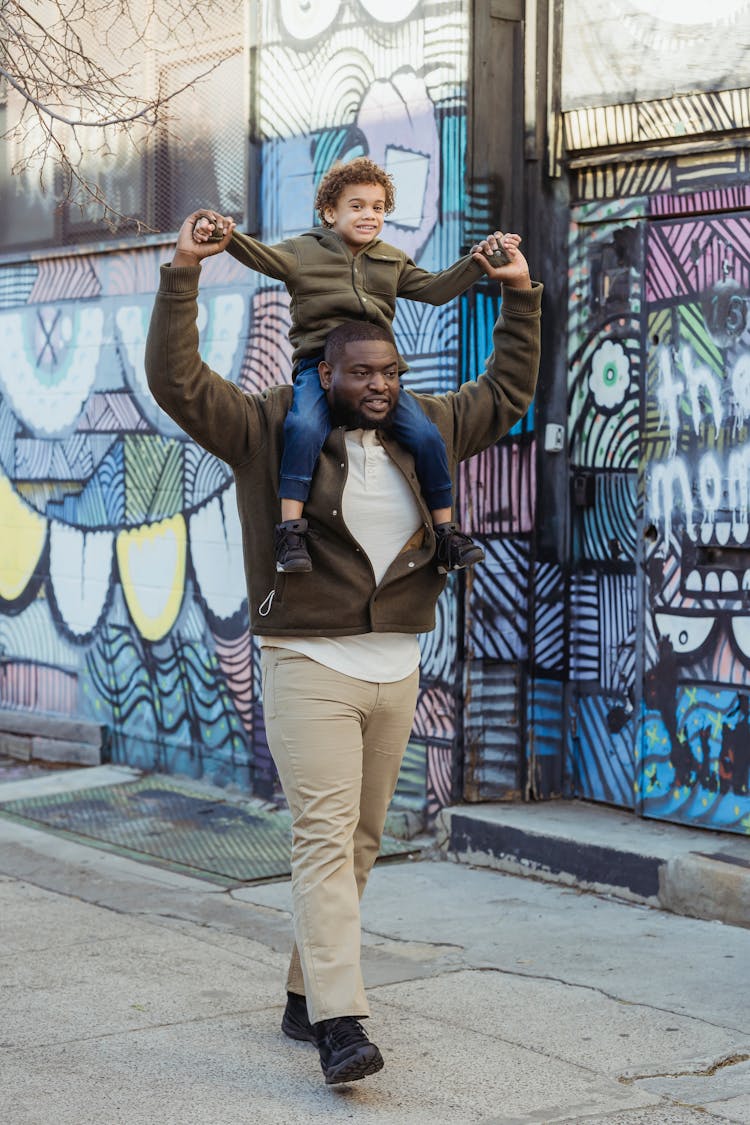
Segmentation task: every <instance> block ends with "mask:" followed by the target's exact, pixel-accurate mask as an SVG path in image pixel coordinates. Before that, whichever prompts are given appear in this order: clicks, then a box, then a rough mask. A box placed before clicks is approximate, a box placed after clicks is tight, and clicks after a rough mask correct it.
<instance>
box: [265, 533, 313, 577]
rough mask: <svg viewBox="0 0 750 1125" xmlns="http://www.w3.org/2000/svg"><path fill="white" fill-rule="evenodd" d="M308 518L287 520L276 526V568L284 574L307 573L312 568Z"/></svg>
mask: <svg viewBox="0 0 750 1125" xmlns="http://www.w3.org/2000/svg"><path fill="white" fill-rule="evenodd" d="M306 538H307V520H285V521H284V523H277V524H276V527H275V528H274V547H275V550H276V569H277V570H279V571H281V573H282V574H306V573H307V572H308V571H309V570H312V560H311V559H310V554H309V552H308V550H307V543H306V541H305V540H306Z"/></svg>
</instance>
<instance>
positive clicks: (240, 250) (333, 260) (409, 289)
mask: <svg viewBox="0 0 750 1125" xmlns="http://www.w3.org/2000/svg"><path fill="white" fill-rule="evenodd" d="M227 251H228V253H230V254H231V255H232V257H233V258H236V259H237V261H238V262H242V264H243V265H245V266H249V268H250V269H253V270H257V271H258V273H262V274H265V275H266V276H267V277H274V278H276V279H277V280H278V281H283V282H284V284H285V285H286V287H287V289H288V290H289V294H290V296H291V298H292V299H291V301H290V303H289V311H290V313H291V316H292V326H291V328H290V329H289V339H290V340H291V342H292V347H293V348H294V353H293V361H294V363H295V365H296V364H297V362H298V361H299V360H300V359H303V358H304V357H305V356H315V355H321V354H322V352H323V345H324V343H325V339H326V336H327V335H328V333H329V332H330V331H331V329H332V328H335V327H336V325H337V324H341V322H342V320H371V321H373V322H374V323H375V324H379V325H381V326H382V327H383V328H385V329H386V330H387V331H388V332H389V333H390V335H391V339H393V327H392V325H393V318H394V316H395V315H396V298H397V297H408V298H409V299H410V300H412V301H422V302H423V303H426V304H429V305H444V304H446V302H447V301H450V300H452V299H453V297H457V296H458V295H459V294H460V293H464V292H465V291H466V290H467V289H468V288H469V287H470V286H471V285H473V284H474V283H475V282H476V281H479V279H480V278H481V277H484V271H483V270H482V267H481V266H480V265H478V264H477V263H476V262H475V261H474V259H473V258H472V257H470V256H467V257H465V258H460V259H459V260H458V261H457V262H455V263H454V264H453V265H452V266H449V267H448V269H445V270H441V271H440V272H439V273H428V271H427V270H423V269H421V268H420V267H419V266H417V265H415V264H414V262H413V261H412V260H411V258H409V257H407V255H406V254H405V253H404V252H403V250H398V249H396V247H395V246H389V245H388V243H387V242H381V241H380V239H378V238H376V239H374V240H373V241H372V242H369V243H368V244H367V246H364V247H363V248H362V249H361V250H358V251H357V253H356V254H352V251H351V250H350V249H349V247H348V246H347V245H346V243H345V242H344V240H343V238H341V236H340V235H338V234H337V233H336V232H335V231H333V230H329V228H328V227H322V226H321V227H313V229H312V230H309V231H306V232H305V234H300V235H298V236H297V237H295V238H288V239H286V241H284V242H278V243H276V244H275V245H274V246H266V244H265V243H264V242H258V241H257V239H255V238H251V237H250V235H249V234H242V233H241V232H240V231H234V233H233V234H232V240H231V242H230V243H229V245H228V246H227ZM394 344H395V340H394ZM399 368H400V370H401V371H406V370H407V365H406V363H405V361H404V359H403V357H402V356H399Z"/></svg>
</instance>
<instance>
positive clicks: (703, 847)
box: [436, 801, 750, 927]
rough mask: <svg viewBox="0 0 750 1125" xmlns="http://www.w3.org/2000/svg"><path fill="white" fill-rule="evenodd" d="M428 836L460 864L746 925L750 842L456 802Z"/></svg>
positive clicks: (582, 810) (564, 807) (548, 805)
mask: <svg viewBox="0 0 750 1125" xmlns="http://www.w3.org/2000/svg"><path fill="white" fill-rule="evenodd" d="M436 835H437V842H438V845H439V846H440V848H441V849H442V850H443V852H444V854H445V855H446V856H447V857H449V858H450V859H453V860H456V861H457V862H459V863H470V864H473V865H475V866H481V867H491V868H493V869H494V870H496V871H504V872H506V873H507V874H510V875H530V876H533V877H534V878H538V879H545V880H547V881H550V882H557V883H563V884H565V885H568V886H575V887H579V888H580V889H582V890H590V891H596V892H602V893H604V894H609V895H615V896H617V897H618V898H624V899H628V900H630V901H632V902H641V903H643V904H644V905H647V906H658V907H661V908H662V909H663V910H671V911H674V913H676V914H686V915H688V916H689V917H691V918H706V919H715V920H717V921H720V922H726V923H728V924H730V925H734V926H747V927H750V836H739V835H736V834H733V833H728V832H710V831H706V830H705V829H704V830H701V829H699V828H688V827H686V826H684V825H679V824H670V823H668V822H666V821H659V820H647V819H645V818H643V817H638V816H635V815H634V814H633V813H630V812H628V811H627V810H625V809H614V808H607V807H606V806H604V805H595V804H593V803H591V802H587V801H537V802H528V803H527V802H523V803H522V802H517V803H515V802H514V803H507V802H506V803H502V804H486V805H457V806H455V807H453V808H447V809H443V810H442V812H441V813H440V814H439V817H438V824H437V832H436Z"/></svg>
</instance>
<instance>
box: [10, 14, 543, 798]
mask: <svg viewBox="0 0 750 1125" xmlns="http://www.w3.org/2000/svg"><path fill="white" fill-rule="evenodd" d="M468 32H469V27H468V13H467V11H466V10H465V7H464V5H463V4H462V3H461V2H460V0H445V2H439V3H431V4H429V5H427V4H422V3H418V2H414V0H411V2H404V0H399V2H398V3H396V2H395V0H393V2H390V0H379V2H378V3H370V2H369V0H361V2H360V0H352V2H348V3H347V2H343V0H342V2H339V0H327V2H326V3H317V4H314V5H310V4H306V3H301V2H298V0H273V2H269V3H266V4H264V5H263V6H262V26H261V29H260V39H259V45H258V48H257V51H256V52H255V55H256V61H257V67H258V71H257V75H256V78H257V96H258V110H257V113H258V121H257V126H258V128H257V133H258V136H259V144H260V149H259V151H260V164H259V173H260V195H261V199H260V204H261V205H260V212H261V215H262V223H263V225H262V231H261V236H262V237H263V238H264V239H265V240H266V241H269V242H273V241H276V240H278V239H280V238H283V237H285V236H287V235H290V234H294V233H297V232H299V231H302V230H305V229H307V228H308V227H309V226H311V225H312V224H313V222H314V214H313V198H314V192H315V188H316V184H317V181H318V179H319V178H320V176H321V174H322V173H323V172H324V171H325V170H326V169H327V168H328V167H329V166H330V165H331V163H332V162H333V161H334V160H336V159H338V158H343V159H346V158H348V157H353V156H355V155H358V154H360V153H368V154H369V155H370V156H371V157H373V158H374V159H375V160H377V161H379V162H381V163H382V164H384V165H385V167H386V168H387V169H388V170H389V171H390V172H391V173H392V175H393V177H394V180H395V184H396V194H397V209H396V212H395V213H394V214H393V215H392V216H391V218H390V221H389V222H388V223H387V225H386V229H385V231H384V237H385V238H386V239H388V240H390V241H392V242H394V243H396V244H397V245H399V246H401V247H403V248H404V249H406V250H407V251H408V252H409V253H410V254H411V255H412V256H413V257H414V258H415V259H416V260H417V261H418V262H419V263H420V264H421V265H422V266H424V267H426V268H428V269H439V268H442V267H443V266H445V265H448V264H449V263H450V262H452V261H454V260H455V259H456V258H457V257H458V256H459V255H460V253H461V248H462V239H463V237H464V223H465V221H466V201H465V196H464V151H465V138H466V83H467V73H466V68H467V58H468V50H467V43H468ZM292 76H293V78H292ZM153 242H154V240H153V239H152V244H151V245H148V246H145V247H141V248H138V247H137V246H136V245H123V244H121V245H120V246H119V247H118V248H116V249H109V250H105V249H102V248H101V247H97V249H96V252H86V251H85V250H84V251H82V252H75V253H70V254H66V255H63V256H55V257H47V258H44V257H40V258H39V260H34V261H24V262H22V263H19V262H16V263H11V264H8V265H5V266H3V267H2V268H0V341H1V343H2V346H1V347H0V390H1V392H2V395H1V398H0V468H1V470H2V479H1V480H0V526H2V528H3V534H2V546H0V599H1V601H0V607H1V608H2V614H1V615H0V706H2V707H6V708H8V707H10V708H26V709H39V710H42V711H45V712H53V713H58V714H67V715H79V716H84V717H88V718H92V719H95V720H96V721H98V722H102V723H106V724H108V725H109V726H110V727H111V729H112V732H113V754H114V757H115V759H116V760H117V761H121V762H128V763H130V764H132V765H134V766H137V767H143V768H147V769H157V770H164V771H168V772H180V773H188V774H191V775H194V776H206V777H208V778H210V779H211V780H212V781H214V782H217V783H218V784H228V783H230V782H234V783H237V784H239V785H240V786H242V787H244V788H248V787H252V788H253V789H254V790H255V791H256V792H260V793H264V794H269V793H271V792H272V790H273V784H274V780H273V773H272V769H271V764H270V760H269V755H268V749H267V745H266V742H265V736H264V731H263V724H262V717H261V707H260V698H259V676H258V651H257V646H256V644H255V643H254V641H253V638H252V637H251V636H250V635H249V634H248V631H247V613H246V602H245V596H244V590H243V576H242V567H241V562H240V552H241V546H240V536H239V527H238V521H237V515H236V505H235V497H234V486H233V482H232V478H231V474H230V473H229V472H228V470H227V468H226V466H224V465H223V464H222V463H221V462H219V461H217V460H216V459H214V458H212V457H210V456H209V455H207V454H206V453H204V452H203V451H202V450H200V449H198V448H197V447H196V446H194V445H193V444H192V443H191V442H189V441H187V440H186V439H185V437H184V435H183V434H182V433H181V432H180V431H179V430H178V429H177V428H176V427H175V426H174V425H173V423H172V422H171V421H170V420H169V419H168V418H167V417H166V416H165V415H164V414H163V413H162V412H161V411H160V410H159V409H158V408H157V407H156V405H155V404H154V402H153V401H152V399H151V397H150V395H149V392H148V389H147V386H146V383H145V376H144V371H143V352H144V341H145V333H146V330H147V325H148V320H149V315H150V310H151V306H152V302H153V294H154V291H155V289H156V287H157V284H158V268H159V263H160V262H162V261H164V260H167V259H168V256H169V252H170V251H169V245H170V241H169V240H168V239H165V240H164V244H163V245H154V244H153ZM498 304H499V301H498V297H497V295H492V294H489V293H486V294H485V295H484V297H479V296H477V297H474V298H472V299H471V300H469V299H467V301H465V302H464V304H463V305H462V306H460V307H459V304H458V303H457V302H454V303H453V304H451V305H448V306H445V307H442V308H434V307H431V306H428V305H420V304H416V303H409V302H403V303H402V304H401V306H400V308H399V312H398V316H397V321H396V331H397V337H398V342H399V345H400V348H401V350H402V352H403V353H404V354H405V355H406V356H407V358H408V360H409V362H410V365H411V371H410V373H409V375H408V376H407V378H408V382H409V385H410V386H411V387H414V388H415V389H420V390H427V389H429V390H438V391H444V390H447V389H449V388H451V387H454V386H455V385H456V384H457V381H458V377H459V376H458V373H459V366H461V368H462V371H463V372H464V377H470V376H471V375H472V374H475V373H476V371H477V370H478V369H479V368H481V366H482V365H483V362H484V359H485V357H486V355H487V354H488V353H489V351H490V350H491V349H490V344H489V340H490V330H491V325H492V321H493V320H494V317H495V315H496V313H497V309H498ZM460 325H461V328H462V338H464V339H465V340H470V341H471V347H468V346H467V347H465V348H464V351H461V349H460V347H459V326H460ZM287 328H288V297H287V294H286V292H285V290H284V289H283V288H282V287H280V286H279V285H278V284H277V283H275V282H272V281H270V280H268V279H266V278H264V277H261V276H258V275H255V274H253V273H250V272H249V271H247V270H244V269H243V268H242V267H240V266H239V265H238V264H237V263H235V262H234V261H233V260H232V259H230V258H229V257H228V256H222V257H221V260H219V259H218V258H217V259H213V260H212V261H211V262H210V263H208V264H206V265H205V266H204V269H203V277H202V288H201V300H200V330H201V344H202V351H203V355H204V357H205V359H206V360H207V362H208V363H209V364H210V365H211V366H212V367H213V368H214V369H215V370H217V371H219V372H220V373H221V374H223V375H224V376H225V377H226V378H228V379H232V380H233V381H235V382H236V383H237V384H238V385H239V386H241V387H242V388H243V389H245V390H247V391H249V392H255V391H260V390H262V389H263V388H265V387H266V386H268V385H270V384H272V383H275V382H278V381H279V380H287V379H288V378H289V372H290V349H289V345H288V341H287V337H286V333H287ZM529 447H530V437H529V433H528V426H527V429H526V430H525V431H524V433H520V431H519V435H517V437H516V438H515V439H514V444H512V445H511V446H510V447H509V448H508V449H507V450H505V451H504V452H502V453H500V452H499V451H498V452H493V454H492V455H490V456H488V457H487V458H485V459H484V460H483V461H482V463H481V464H480V465H477V466H474V467H473V468H472V469H471V470H470V474H473V475H471V479H469V478H467V479H466V481H465V482H463V484H464V485H465V487H464V489H463V493H462V495H463V497H464V499H463V519H464V522H465V524H466V526H467V527H473V528H474V529H476V530H478V531H479V532H480V534H482V535H484V536H485V537H486V538H487V539H488V541H489V542H490V548H489V556H490V566H489V568H488V569H487V572H486V574H485V575H484V577H483V578H482V583H483V584H482V586H481V589H479V588H478V589H477V590H476V592H475V594H474V595H473V596H474V597H475V599H477V600H478V602H479V603H481V605H482V606H483V607H485V608H484V609H483V610H482V612H481V613H478V614H477V618H476V622H475V623H474V625H473V627H472V629H473V631H472V636H473V637H474V638H475V640H476V649H477V653H478V658H481V657H482V656H486V657H487V658H488V659H491V660H493V661H509V660H515V659H517V658H518V657H519V654H520V653H521V652H522V647H523V643H524V641H523V623H522V619H521V618H519V619H518V620H517V621H514V624H513V627H512V629H510V630H508V629H505V628H503V629H502V630H498V629H497V628H496V624H497V620H498V619H499V615H501V614H502V613H503V612H504V611H505V610H506V608H507V605H506V602H507V599H508V598H510V601H511V603H512V604H513V605H515V604H516V603H518V602H522V601H523V598H524V590H523V573H524V568H526V569H527V568H528V545H527V544H528V533H529V530H530V527H531V521H532V505H533V457H532V456H531V453H530V449H529ZM475 495H476V496H479V497H480V502H479V505H478V507H475V506H474V505H473V502H470V501H469V500H468V499H467V497H469V496H475ZM519 499H520V500H521V501H522V503H521V507H520V508H518V507H517V502H518V500H519ZM503 537H509V538H507V542H506V540H505V539H504V538H503ZM519 561H520V563H521V570H520V571H519V569H518V563H519ZM507 575H513V576H514V581H515V582H516V586H517V587H518V589H517V590H516V592H515V593H512V592H509V591H508V588H507V583H506V582H505V578H506V576H507ZM501 586H503V587H504V589H505V593H503V595H502V598H500V597H499V595H497V593H496V590H497V588H500V587H501ZM459 597H460V589H459V587H458V586H457V585H456V584H451V585H449V588H448V590H447V591H446V593H445V595H444V597H443V598H442V600H441V603H440V607H439V623H438V628H437V630H436V631H435V632H434V633H433V634H431V635H430V636H428V637H425V638H423V642H424V643H423V681H422V690H421V695H420V699H419V706H418V710H417V717H416V723H415V728H414V735H413V740H412V742H411V744H410V747H409V752H408V754H407V760H406V762H405V765H404V770H403V774H402V778H401V783H400V794H401V797H402V799H403V800H408V801H412V802H414V803H415V804H417V805H419V806H420V807H427V809H428V810H429V811H430V812H434V811H436V810H437V808H438V807H440V806H441V805H443V804H445V803H446V802H448V801H449V800H450V797H451V784H452V778H453V770H454V750H455V736H456V722H457V720H456V710H457V705H458V695H457V691H458V693H460V691H461V690H462V689H461V685H460V684H459V685H458V689H457V685H456V669H455V654H456V644H457V629H458V624H457V623H458V619H459V612H458V611H459ZM509 604H510V603H509ZM489 683H490V682H489V680H488V685H489ZM490 686H491V685H490Z"/></svg>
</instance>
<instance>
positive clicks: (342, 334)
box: [323, 320, 396, 367]
mask: <svg viewBox="0 0 750 1125" xmlns="http://www.w3.org/2000/svg"><path fill="white" fill-rule="evenodd" d="M358 340H384V341H385V342H386V343H388V344H390V345H391V346H392V347H393V348H394V350H395V348H396V345H395V344H394V342H393V336H391V334H390V332H389V331H388V329H387V328H383V327H382V325H380V324H373V323H372V321H369V320H345V321H343V322H342V323H341V324H337V325H336V327H335V328H332V329H331V331H330V332H329V333H328V335H327V336H326V342H325V347H324V349H323V358H324V359H325V361H326V363H330V365H331V367H333V365H334V364H335V363H336V361H337V360H338V359H340V358H341V353H342V352H343V350H344V348H345V347H346V345H347V344H354V343H356V342H357V341H358Z"/></svg>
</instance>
